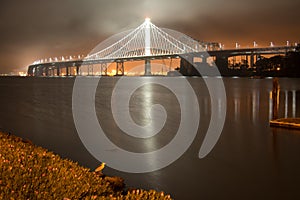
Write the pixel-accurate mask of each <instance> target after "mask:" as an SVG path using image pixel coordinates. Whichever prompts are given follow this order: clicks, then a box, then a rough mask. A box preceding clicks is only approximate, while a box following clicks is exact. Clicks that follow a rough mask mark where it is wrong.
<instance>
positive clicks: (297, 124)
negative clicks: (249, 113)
mask: <svg viewBox="0 0 300 200" xmlns="http://www.w3.org/2000/svg"><path fill="white" fill-rule="evenodd" d="M270 126H273V127H282V128H291V129H299V130H300V118H281V119H275V120H271V121H270Z"/></svg>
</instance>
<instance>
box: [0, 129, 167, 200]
mask: <svg viewBox="0 0 300 200" xmlns="http://www.w3.org/2000/svg"><path fill="white" fill-rule="evenodd" d="M0 150H1V151H0V199H65V200H67V199H171V198H170V195H165V194H164V193H162V192H156V191H153V190H151V191H145V190H131V191H125V189H124V182H123V179H122V178H120V177H107V176H103V175H102V173H97V172H90V170H89V169H87V168H84V167H82V166H79V165H78V164H77V163H75V162H73V161H71V160H67V159H62V158H60V157H59V156H58V155H55V154H54V153H52V152H49V151H47V150H46V149H43V148H41V147H37V146H35V145H33V144H32V143H30V142H28V141H24V140H22V139H21V138H18V137H15V136H11V135H8V134H5V133H0Z"/></svg>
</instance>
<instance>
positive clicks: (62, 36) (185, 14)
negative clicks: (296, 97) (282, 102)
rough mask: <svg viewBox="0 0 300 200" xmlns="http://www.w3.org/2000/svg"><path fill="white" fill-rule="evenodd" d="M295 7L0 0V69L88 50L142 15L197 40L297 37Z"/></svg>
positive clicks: (166, 0) (155, 0)
mask: <svg viewBox="0 0 300 200" xmlns="http://www.w3.org/2000/svg"><path fill="white" fill-rule="evenodd" d="M299 7H300V2H299V1H294V0H286V1H279V0H273V1H271V0H263V1H261V0H251V1H250V0H249V1H240V0H227V1H222V0H209V1H208V0H163V1H162V0H127V1H124V0H85V1H82V0H63V1H62V0H51V1H46V0H39V1H38V0H26V1H17V0H3V1H2V2H1V7H0V18H1V20H0V40H1V41H0V42H1V49H0V73H4V72H9V71H11V70H12V68H18V67H23V66H26V65H28V64H29V63H31V62H33V61H34V60H35V59H36V58H38V57H40V58H47V57H50V56H59V55H70V54H77V53H88V52H89V51H90V50H91V49H92V48H93V47H95V46H96V45H97V44H98V43H99V42H101V41H102V40H104V39H105V38H107V37H109V36H110V35H113V34H116V33H119V32H121V31H124V30H127V29H130V28H135V27H137V26H138V25H140V24H141V23H142V22H143V20H144V18H145V17H151V19H152V22H153V23H154V24H156V25H157V26H159V27H166V28H171V29H175V30H178V31H181V32H184V33H186V34H187V35H190V36H192V37H194V38H197V39H199V40H206V41H211V40H212V41H220V42H225V43H228V44H230V43H232V44H233V43H235V42H236V41H235V40H239V41H244V42H245V43H246V42H247V41H250V42H251V41H252V40H253V39H256V40H259V41H261V42H263V41H264V40H269V39H272V40H273V41H274V42H280V41H283V42H284V40H286V39H289V40H299V35H300V22H299V20H298V19H299V18H300V14H299V12H298V8H299Z"/></svg>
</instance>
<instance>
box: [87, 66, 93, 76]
mask: <svg viewBox="0 0 300 200" xmlns="http://www.w3.org/2000/svg"><path fill="white" fill-rule="evenodd" d="M93 75H94V66H93V65H88V76H93Z"/></svg>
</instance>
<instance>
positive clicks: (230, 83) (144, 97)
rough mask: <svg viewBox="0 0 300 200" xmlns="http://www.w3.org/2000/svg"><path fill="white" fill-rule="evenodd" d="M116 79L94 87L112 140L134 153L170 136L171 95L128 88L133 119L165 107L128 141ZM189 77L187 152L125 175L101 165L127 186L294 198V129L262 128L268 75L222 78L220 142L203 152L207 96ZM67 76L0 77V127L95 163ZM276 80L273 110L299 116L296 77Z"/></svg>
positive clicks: (173, 120) (267, 111) (268, 104)
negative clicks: (193, 105)
mask: <svg viewBox="0 0 300 200" xmlns="http://www.w3.org/2000/svg"><path fill="white" fill-rule="evenodd" d="M117 80H118V78H103V82H102V83H101V88H100V87H99V88H98V91H97V94H96V111H97V115H98V119H99V122H100V123H101V125H102V126H103V129H105V130H106V132H107V134H108V135H109V136H110V137H111V140H112V141H113V142H114V143H115V144H117V145H118V146H121V147H124V148H126V149H128V150H132V151H137V152H145V151H152V150H155V149H158V148H161V147H162V146H163V145H165V144H167V143H168V142H169V141H170V140H172V138H173V137H174V131H175V130H177V129H178V124H179V123H180V117H178V116H180V108H179V106H178V102H177V101H176V98H175V96H174V95H172V94H171V93H170V91H168V90H166V89H165V88H162V87H158V86H156V85H152V86H151V85H150V86H147V87H143V88H140V89H139V90H138V91H137V92H136V93H135V94H134V95H133V97H132V99H131V101H130V102H131V103H130V106H131V108H130V109H131V112H132V113H131V114H132V118H133V120H134V121H136V122H137V123H138V124H145V123H147V122H149V115H148V114H149V106H151V105H153V104H156V103H160V104H162V105H163V106H164V108H165V109H166V112H167V114H168V119H167V122H166V125H165V127H164V128H163V129H162V131H161V132H160V133H159V134H158V135H157V136H155V137H154V138H149V139H146V140H134V139H132V138H130V137H129V136H128V135H126V134H124V133H123V132H122V131H121V130H120V129H119V128H118V127H117V126H116V124H115V123H114V122H113V117H112V114H111V108H110V97H111V92H112V88H113V87H114V85H115V84H116V82H117ZM175 80H176V78H175ZM188 80H189V82H190V83H191V85H192V86H193V88H194V90H195V93H196V94H197V97H198V99H199V108H200V112H201V113H200V125H199V131H198V135H197V136H196V138H195V141H194V143H193V144H192V146H191V147H190V148H189V149H188V151H187V152H186V153H185V154H184V155H183V156H182V157H181V158H180V159H179V160H177V161H176V162H175V163H173V164H172V165H170V166H168V167H166V168H164V169H162V170H159V171H156V172H153V173H146V174H127V173H122V172H118V171H115V170H113V169H110V168H109V167H108V168H106V169H105V171H104V172H105V173H107V174H109V175H120V176H122V177H124V178H125V180H126V184H127V185H128V186H130V187H142V188H153V189H157V190H164V191H165V192H167V193H171V194H172V196H173V197H174V198H175V199H227V198H230V199H291V198H293V199H297V198H300V194H299V191H298V189H299V188H300V171H299V169H300V156H299V152H300V131H297V130H287V129H281V128H270V127H269V120H270V119H272V117H273V114H274V113H273V99H272V79H248V78H224V84H225V87H226V93H227V109H228V110H227V116H226V122H225V126H224V129H223V132H222V135H221V137H220V139H219V142H218V143H217V145H216V146H215V148H214V149H213V151H212V152H211V153H210V154H209V155H208V156H207V157H206V158H204V159H199V158H198V153H199V149H200V146H201V144H202V140H203V138H204V136H205V133H206V131H207V128H208V125H209V123H210V117H211V113H210V106H211V102H210V97H209V94H208V91H207V89H206V86H205V84H204V81H203V80H201V79H200V78H188ZM73 82H74V79H72V78H68V79H64V78H56V79H51V78H48V79H42V78H25V79H24V78H23V79H21V78H1V79H0V128H1V129H2V130H4V131H10V132H13V133H14V134H17V135H19V136H22V137H25V138H29V139H31V140H32V141H33V142H34V143H36V144H37V145H41V146H43V147H46V148H48V149H50V150H52V151H55V152H56V153H59V154H60V155H62V156H63V157H68V158H70V159H73V160H75V161H78V162H79V163H80V164H82V165H85V166H87V167H90V168H91V169H94V168H95V167H97V166H98V165H99V161H97V160H95V159H94V158H93V157H92V156H91V155H90V154H89V153H88V152H87V151H86V149H85V148H84V147H83V145H82V143H81V141H80V139H79V137H78V135H77V133H76V129H75V126H74V123H73V119H72V109H71V102H72V86H73ZM279 84H280V92H279V96H278V102H279V104H278V117H300V79H288V78H281V79H279ZM182 89H183V90H184V88H182ZM186 98H188V97H186ZM220 103H221V102H219V104H220ZM187 134H188V133H187Z"/></svg>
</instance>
